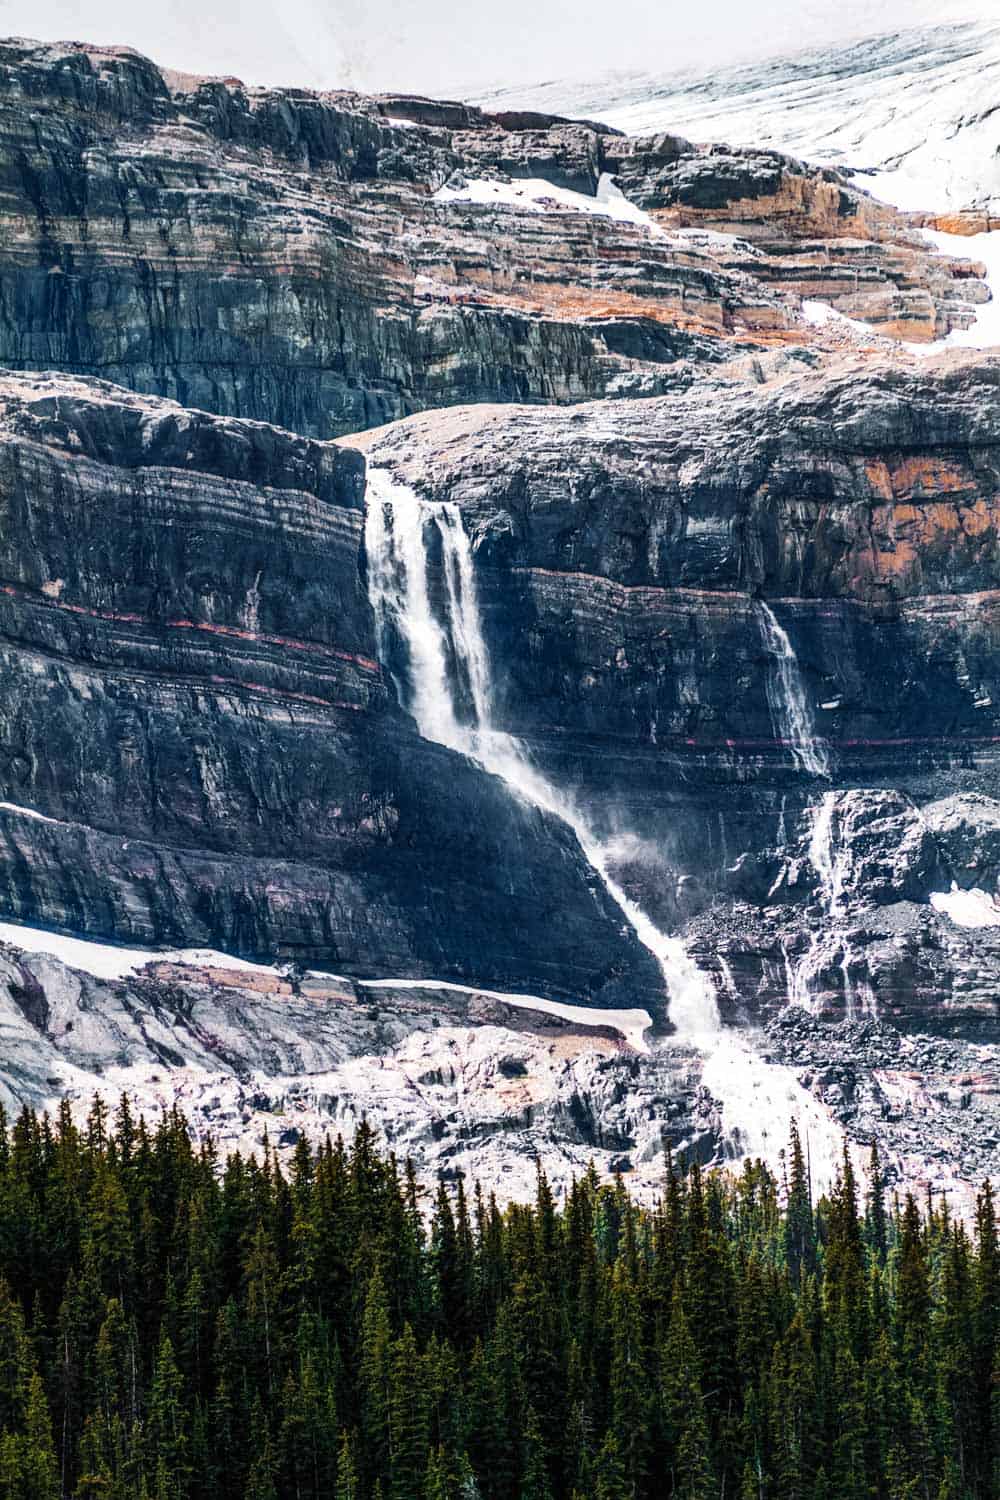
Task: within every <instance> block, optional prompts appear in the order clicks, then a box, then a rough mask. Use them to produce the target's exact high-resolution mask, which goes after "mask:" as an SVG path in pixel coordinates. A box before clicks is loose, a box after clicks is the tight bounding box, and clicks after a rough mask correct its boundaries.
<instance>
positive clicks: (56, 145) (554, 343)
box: [0, 41, 985, 437]
mask: <svg viewBox="0 0 1000 1500" xmlns="http://www.w3.org/2000/svg"><path fill="white" fill-rule="evenodd" d="M393 111H401V112H402V113H401V114H394V113H393ZM614 174H618V175H619V177H620V180H621V182H622V185H623V186H624V187H625V188H626V192H627V193H629V194H631V195H633V196H634V199H635V201H634V203H633V204H632V205H629V204H628V203H627V201H626V200H625V199H623V198H622V197H621V196H620V194H619V196H617V197H616V196H615V195H614V194H613V193H611V194H609V195H606V197H605V198H604V199H603V200H599V199H598V198H596V197H595V196H594V194H595V192H596V191H597V189H598V187H599V185H600V184H601V181H602V178H604V177H607V178H609V179H610V177H612V176H613V175H614ZM483 180H487V181H492V182H494V183H499V184H500V185H501V187H502V186H503V185H504V182H505V180H506V181H507V183H508V185H509V186H511V185H512V191H511V192H508V193H507V194H506V196H504V195H503V194H501V195H500V197H499V198H497V197H496V196H495V195H494V197H493V198H492V199H490V200H489V201H486V202H478V201H475V192H474V186H475V184H476V183H482V181H483ZM519 182H521V183H525V184H527V185H528V186H527V187H524V188H523V189H522V190H521V197H520V198H519V197H518V195H517V192H516V191H514V190H513V189H516V185H517V183H519ZM470 183H471V184H472V185H473V189H470ZM567 191H569V192H570V199H569V201H567V200H566V198H565V196H564V197H563V198H560V197H559V194H560V193H563V194H564V195H565V193H566V192H567ZM573 192H576V193H578V194H580V195H581V196H580V197H579V199H578V200H574V199H573V198H572V193H573ZM470 195H471V196H470ZM675 200H676V202H677V203H678V204H680V205H687V208H686V210H685V213H684V214H678V213H671V214H668V215H667V216H666V217H667V220H668V221H669V222H670V223H676V224H677V225H679V226H682V227H683V226H684V225H687V224H693V225H695V226H696V227H697V226H703V225H705V224H709V225H718V224H721V223H723V222H724V223H725V225H726V228H727V230H730V229H734V228H735V229H736V231H737V233H738V234H742V233H743V229H744V228H746V230H747V233H749V234H751V235H752V236H753V238H754V241H755V242H754V243H753V244H749V243H748V244H745V245H744V244H741V245H732V244H729V243H728V242H720V241H718V240H717V239H712V238H711V237H709V239H706V238H705V236H704V235H699V234H695V235H688V234H687V233H681V234H673V233H670V234H668V233H665V232H662V231H659V230H658V229H657V226H656V224H655V223H653V222H651V221H648V220H645V219H644V217H643V213H642V206H643V205H644V204H645V203H646V202H647V201H648V202H649V204H650V205H653V206H655V205H659V204H661V203H667V202H670V203H673V202H674V201H675ZM786 201H787V202H791V203H794V204H795V205H797V207H798V210H799V212H798V215H797V216H795V215H792V216H790V217H789V216H786V219H785V221H783V222H782V223H781V224H780V226H779V227H780V234H779V236H778V238H777V239H776V240H774V238H773V235H772V241H773V242H772V241H768V242H762V240H761V235H760V233H759V226H760V220H761V217H762V215H764V216H766V215H768V214H771V213H773V211H774V209H775V205H776V204H777V203H780V202H786ZM622 204H625V209H624V210H623V208H622ZM637 205H638V207H637ZM0 218H2V222H3V223H4V226H5V234H4V237H3V241H2V244H0V364H3V365H6V366H9V367H11V368H18V369H26V370H37V369H45V368H58V369H62V370H67V371H71V372H74V373H80V374H87V375H93V376H99V377H102V378H105V379H111V380H114V381H116V382H118V383H120V384H122V385H125V386H128V387H131V388H133V389H135V390H139V391H145V392H148V393H151V394H154V395H161V396H167V397H170V398H174V399H177V400H179V401H181V402H182V404H184V405H188V406H195V407H201V408H204V409H206V410H211V411H217V412H220V413H224V414H231V415H237V416H243V417H249V418H253V419H257V420H263V421H269V422H275V423H277V424H278V425H281V426H285V427H289V428H292V429H294V430H296V431H299V432H302V433H306V434H309V435H312V436H316V437H329V436H333V435H337V434H343V433H349V432H352V431H356V430H360V429H362V428H365V427H370V426H373V425H377V424H379V423H381V422H385V421H389V420H392V419H394V418H398V417H401V416H404V415H406V414H407V413H409V412H411V411H415V410H420V409H423V408H427V407H436V406H442V405H452V404H456V403H461V402H468V401H496V400H502V401H511V400H513V401H531V402H540V403H549V402H558V403H566V402H573V401H577V400H580V399H585V398H587V397H598V396H608V395H611V396H615V395H622V394H648V393H655V392H656V391H659V390H664V389H667V388H669V387H671V386H673V385H676V384H677V383H678V382H682V383H685V382H689V381H690V380H691V379H692V378H693V371H694V369H695V368H697V367H698V366H700V365H701V364H704V363H706V362H707V363H713V362H719V361H723V360H727V359H729V358H731V357H732V356H733V355H734V354H739V353H741V352H745V351H747V350H748V349H751V350H752V349H753V348H754V347H758V346H760V345H761V344H762V343H763V344H764V345H766V344H767V343H769V342H774V341H779V342H791V343H810V344H815V343H816V342H817V341H819V342H820V343H822V342H823V335H822V334H821V332H819V331H817V329H816V328H815V327H813V326H811V325H810V324H808V323H807V322H805V321H804V320H803V318H802V316H801V303H802V297H803V296H806V297H811V296H817V295H823V296H828V297H829V298H830V299H831V300H832V301H833V302H834V303H836V304H838V305H840V304H841V303H842V304H843V306H842V310H844V311H845V312H847V313H848V314H849V315H851V316H870V317H871V318H872V319H873V321H874V322H875V323H876V324H877V325H878V326H879V327H880V328H882V329H883V330H885V331H887V332H890V333H892V332H897V333H905V334H906V336H907V337H912V338H915V339H932V338H934V337H936V336H939V335H941V334H942V333H946V332H947V331H948V330H949V329H950V328H953V327H961V326H964V325H965V324H967V323H968V322H969V320H970V319H971V317H972V316H973V309H974V306H975V303H976V301H977V300H981V299H982V298H983V297H984V296H985V292H984V290H983V288H982V285H981V283H980V282H979V281H977V280H976V277H975V275H974V274H973V273H974V267H972V266H970V265H969V264H968V263H966V262H959V261H951V260H949V259H947V258H943V257H941V256H937V255H935V254H933V252H932V250H931V248H930V247H929V246H927V245H926V244H925V243H924V242H923V241H922V240H921V238H920V237H919V235H917V234H916V233H915V232H914V231H913V230H912V229H911V228H910V227H909V226H908V225H907V224H906V223H905V221H904V220H903V219H901V218H900V217H899V216H898V215H895V214H894V213H893V211H892V210H889V209H886V208H884V207H878V206H876V205H874V203H873V201H872V200H871V199H870V198H869V197H868V196H867V195H866V194H864V193H863V192H861V191H859V190H858V189H856V188H854V187H853V186H851V184H850V183H848V181H847V180H846V179H845V178H842V177H839V176H838V175H837V174H834V173H829V172H825V173H817V172H816V171H815V169H812V168H807V167H805V166H803V165H802V163H800V162H796V161H794V160H792V159H790V158H787V157H783V156H780V155H779V154H777V153H774V152H761V151H746V152H739V151H724V152H722V153H714V154H712V153H708V154H706V153H705V152H704V151H702V150H701V149H700V148H696V147H693V146H691V145H690V144H689V143H687V142H686V141H682V140H679V139H678V138H676V137H673V136H658V137H650V138H648V139H639V140H631V141H630V140H625V139H623V138H621V137H619V136H617V135H614V134H612V133H610V132H609V131H608V130H607V129H606V128H604V127H601V126H598V125H594V124H592V123H586V122H577V123H568V122H565V121H561V120H559V119H557V118H556V117H552V116H549V117H545V116H534V117H532V116H523V115H522V116H518V115H516V114H511V113H498V114H494V115H490V114H488V113H484V112H482V111H479V110H476V109H472V108H467V107H465V106H450V105H437V104H434V103H433V102H431V101H421V100H412V99H409V100H408V99H402V100H401V99H399V98H391V97H387V98H385V99H384V100H380V99H376V98H370V97H366V96H363V95H356V94H328V95H326V94H324V95H316V94H309V93H307V92H305V91H297V90H275V91H269V90H252V89H246V88H245V87H244V86H243V85H241V84H240V83H239V81H238V80H204V79H191V78H186V77H182V76H180V77H179V76H175V75H171V74H170V73H169V72H166V71H161V70H160V69H158V68H157V67H156V66H155V65H154V64H153V63H151V62H150V61H148V60H147V59H146V58H143V57H140V56H139V55H138V54H136V53H132V52H129V51H127V50H125V49H112V48H105V49H100V48H88V47H85V46H83V45H74V44H60V45H56V46H44V45H42V44H38V43H30V42H18V41H10V42H7V43H5V44H3V47H2V50H0Z"/></svg>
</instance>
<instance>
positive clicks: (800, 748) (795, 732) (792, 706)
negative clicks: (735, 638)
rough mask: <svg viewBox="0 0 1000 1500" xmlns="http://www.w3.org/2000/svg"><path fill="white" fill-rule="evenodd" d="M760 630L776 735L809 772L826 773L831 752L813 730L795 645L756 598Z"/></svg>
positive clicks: (770, 706)
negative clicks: (766, 654)
mask: <svg viewBox="0 0 1000 1500" xmlns="http://www.w3.org/2000/svg"><path fill="white" fill-rule="evenodd" d="M757 608H758V610H759V612H760V627H761V634H762V636H763V638H764V645H765V646H766V648H767V650H768V652H769V654H770V656H771V661H772V669H771V671H770V672H769V673H768V676H767V703H768V707H769V708H770V710H771V723H772V724H773V726H774V732H775V734H776V735H777V736H778V738H779V739H780V740H782V741H784V742H785V743H787V744H788V745H789V746H790V748H791V751H792V754H793V755H794V757H795V761H796V764H797V765H799V766H801V767H802V769H803V771H808V772H809V774H810V775H811V776H829V774H830V756H829V753H828V751H827V748H826V745H825V743H824V742H823V740H821V739H820V738H819V737H818V736H817V734H816V724H815V720H814V719H813V713H812V709H811V708H810V706H809V700H808V698H807V697H806V690H805V684H804V682H803V681H802V672H801V669H800V667H799V661H798V657H797V656H796V655H795V649H794V647H793V646H792V643H791V641H790V640H789V638H788V632H787V631H786V630H785V628H784V626H783V625H782V624H781V622H780V620H779V619H778V617H777V616H776V615H775V613H774V610H773V609H772V608H771V606H770V605H769V604H766V603H765V602H764V600H763V599H758V600H757Z"/></svg>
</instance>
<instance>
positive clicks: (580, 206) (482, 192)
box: [434, 172, 668, 239]
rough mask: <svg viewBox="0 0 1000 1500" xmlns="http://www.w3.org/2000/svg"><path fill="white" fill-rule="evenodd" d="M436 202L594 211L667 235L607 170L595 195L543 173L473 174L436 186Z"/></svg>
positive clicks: (538, 210)
mask: <svg viewBox="0 0 1000 1500" xmlns="http://www.w3.org/2000/svg"><path fill="white" fill-rule="evenodd" d="M434 199H435V201H436V202H438V203H482V204H485V205H486V206H487V207H490V208H493V207H496V206H498V205H500V204H505V205H506V206H507V207H510V208H521V209H527V210H528V211H529V212H531V213H566V212H567V211H569V212H573V213H584V214H593V215H595V216H596V217H598V218H602V219H614V220H616V222H618V223H620V224H635V225H637V226H638V227H639V228H642V229H646V230H648V231H649V233H650V234H651V235H655V236H656V237H657V238H658V239H667V238H668V236H667V235H666V234H665V233H664V231H663V230H662V229H661V228H660V227H659V225H658V224H656V223H655V222H654V221H653V220H652V219H651V218H650V216H649V214H647V213H644V212H643V210H642V209H641V208H637V207H636V205H635V204H634V203H630V202H629V200H628V199H627V198H626V197H625V194H624V193H623V192H622V190H621V188H619V187H618V185H617V183H616V182H615V181H614V179H613V178H612V177H611V176H610V174H609V173H607V172H604V173H602V174H601V178H600V181H599V182H598V184H597V195H596V197H593V198H591V197H588V195H587V194H586V193H577V192H574V191H573V189H572V188H564V187H557V186H556V184H555V183H553V182H548V181H546V179H545V178H544V177H519V178H517V179H516V181H514V182H501V181H499V180H498V179H497V178H493V177H472V178H469V179H468V180H467V181H466V183H465V184H464V186H462V187H455V188H451V187H448V186H445V187H440V188H438V190H437V192H436V193H435V194H434Z"/></svg>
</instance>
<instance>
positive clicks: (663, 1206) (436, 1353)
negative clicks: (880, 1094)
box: [0, 1102, 1000, 1500]
mask: <svg viewBox="0 0 1000 1500" xmlns="http://www.w3.org/2000/svg"><path fill="white" fill-rule="evenodd" d="M0 1124H2V1129H0V1500H59V1497H70V1496H72V1497H74V1500H460V1497H461V1500H477V1497H478V1500H591V1497H593V1500H637V1497H649V1500H654V1497H656V1500H658V1497H671V1496H676V1497H679V1500H708V1497H726V1500H728V1497H733V1500H800V1497H801V1500H988V1497H991V1496H997V1495H998V1494H1000V1453H998V1435H1000V1360H998V1323H1000V1250H998V1242H997V1225H996V1214H995V1208H994V1202H993V1196H992V1193H991V1190H990V1188H989V1186H988V1185H986V1186H984V1188H983V1190H982V1193H981V1195H980V1198H979V1203H978V1210H977V1215H976V1223H975V1227H974V1233H973V1234H970V1233H968V1232H967V1231H966V1228H965V1227H964V1226H963V1225H962V1224H961V1223H959V1222H956V1221H955V1220H954V1219H952V1218H951V1217H950V1216H949V1213H948V1211H947V1208H946V1207H945V1206H944V1205H943V1204H942V1205H936V1204H930V1203H928V1204H927V1205H925V1206H924V1207H923V1210H921V1209H920V1208H918V1206H917V1204H916V1203H914V1201H913V1200H912V1198H907V1199H906V1200H905V1202H903V1203H898V1202H895V1201H892V1202H889V1201H887V1198H886V1193H885V1188H884V1183H883V1175H882V1171H881V1167H880V1164H879V1161H878V1157H877V1155H876V1154H875V1153H874V1152H873V1154H872V1161H871V1166H870V1170H869V1172H868V1181H867V1183H866V1184H859V1183H858V1181H857V1180H856V1177H855V1173H854V1171H853V1170H852V1167H851V1164H850V1162H849V1161H847V1160H846V1159H845V1162H844V1166H843V1170H842V1173H841V1176H840V1180H839V1182H838V1183H837V1186H836V1188H835V1190H834V1191H833V1192H832V1193H831V1195H830V1196H829V1197H828V1198H823V1199H821V1200H820V1201H819V1202H818V1203H814V1202H813V1201H812V1196H811V1193H810V1187H809V1181H808V1173H807V1170H806V1166H805V1162H804V1158H803V1153H802V1150H801V1147H800V1143H799V1141H798V1138H797V1137H796V1135H795V1133H794V1130H793V1132H792V1139H791V1145H790V1150H789V1152H788V1161H787V1171H786V1173H785V1174H784V1180H782V1181H781V1182H778V1181H776V1180H775V1178H774V1177H773V1175H772V1174H771V1173H769V1172H768V1171H767V1170H766V1169H765V1168H764V1167H763V1166H761V1165H760V1164H759V1163H757V1164H748V1165H746V1166H745V1167H744V1169H743V1171H742V1173H741V1175H740V1176H739V1177H732V1176H724V1175H717V1174H711V1175H705V1174H703V1173H702V1172H700V1171H699V1169H698V1167H697V1166H696V1165H695V1166H691V1167H690V1169H689V1170H686V1171H681V1170H679V1169H678V1168H677V1167H676V1166H675V1165H674V1164H673V1163H671V1162H670V1161H669V1160H668V1161H667V1162H666V1163H665V1168H664V1181H663V1192H662V1196H661V1199H660V1201H659V1203H658V1204H657V1205H656V1206H655V1207H654V1208H653V1209H644V1208H640V1207H638V1206H637V1205H636V1204H635V1203H633V1202H632V1201H631V1199H630V1197H629V1194H628V1192H627V1190H626V1188H625V1186H624V1185H623V1183H622V1182H620V1181H619V1182H616V1183H615V1184H614V1185H613V1186H607V1185H601V1184H600V1183H599V1181H598V1179H597V1177H596V1175H595V1174H594V1173H593V1172H591V1173H588V1174H587V1175H586V1176H585V1177H584V1178H583V1179H582V1180H581V1181H579V1182H577V1183H576V1184H575V1186H574V1187H573V1188H572V1190H571V1191H570V1193H569V1194H568V1196H567V1198H566V1201H565V1202H564V1203H563V1204H562V1205H561V1206H557V1204H556V1203H555V1202H554V1200H553V1195H552V1193H551V1191H550V1189H549V1185H548V1183H547V1182H546V1179H545V1177H544V1175H543V1174H542V1173H541V1172H539V1174H538V1181H537V1190H536V1193H535V1198H534V1202H532V1203H530V1204H515V1205H512V1206H511V1207H509V1208H507V1209H505V1210H503V1211H501V1210H500V1209H499V1208H498V1206H497V1204H496V1202H495V1201H494V1200H493V1198H492V1197H489V1198H486V1197H484V1196H483V1195H482V1193H481V1192H480V1191H479V1189H478V1188H477V1189H475V1190H474V1191H473V1192H472V1194H471V1197H470V1196H469V1194H468V1192H467V1190H466V1188H465V1186H464V1185H463V1183H462V1182H461V1181H459V1182H457V1183H455V1184H453V1185H452V1184H442V1185H441V1186H440V1187H439V1188H438V1191H437V1193H436V1195H435V1196H434V1197H433V1199H432V1201H430V1202H427V1203H425V1202H424V1200H423V1197H422V1194H421V1191H420V1189H419V1188H418V1185H417V1182H416V1179H415V1176H414V1173H413V1170H412V1168H411V1167H410V1166H409V1165H407V1166H406V1167H405V1168H403V1167H401V1166H400V1164H399V1163H397V1161H396V1160H395V1159H394V1158H393V1157H392V1156H388V1155H385V1154H384V1153H382V1152H380V1151H379V1149H378V1148H377V1145H376V1141H375V1137H374V1135H373V1133H372V1131H371V1130H370V1129H369V1128H368V1127H366V1126H362V1127H361V1128H360V1129H359V1131H358V1133H357V1135H356V1137H355V1139H354V1141H353V1143H352V1144H351V1145H350V1146H349V1147H348V1146H345V1145H344V1144H343V1143H342V1142H341V1141H339V1140H338V1141H336V1142H329V1141H328V1142H326V1143H324V1144H323V1145H322V1146H320V1147H319V1148H318V1149H317V1150H315V1151H314V1150H312V1149H310V1148H309V1146H307V1145H306V1144H305V1143H304V1142H303V1143H300V1144H299V1145H298V1146H297V1147H296V1149H295V1153H294V1157H293V1159H292V1161H291V1162H290V1164H289V1165H288V1167H287V1169H286V1170H285V1171H282V1170H281V1169H280V1168H279V1166H278V1163H277V1160H276V1158H275V1156H274V1154H273V1153H271V1152H270V1151H265V1152H264V1153H263V1159H262V1160H256V1159H254V1158H252V1157H251V1158H249V1159H244V1158H241V1157H239V1156H231V1157H229V1158H228V1160H226V1161H225V1162H221V1161H220V1160H219V1159H218V1157H217V1154H216V1152H215V1151H214V1149H213V1148H212V1146H211V1145H202V1146H200V1147H198V1148H196V1147H195V1145H194V1144H193V1142H192V1138H191V1136H190V1134H189V1131H188V1128H187V1126H186V1124H185V1122H184V1120H183V1118H182V1117H181V1116H180V1115H179V1114H177V1113H173V1114H169V1115H167V1116H166V1117H165V1118H164V1119H163V1120H162V1121H161V1122H160V1123H159V1124H158V1125H157V1126H156V1128H155V1129H151V1128H149V1127H147V1125H146V1124H145V1123H144V1122H143V1121H142V1120H139V1121H136V1120H134V1119H133V1118H132V1117H131V1115H130V1113H129V1110H128V1108H127V1105H126V1104H125V1103H124V1102H123V1103H122V1105H121V1106H120V1108H119V1111H118V1114H117V1117H116V1119H115V1120H114V1121H113V1122H112V1121H110V1120H109V1119H108V1118H107V1117H106V1114H105V1111H104V1110H103V1108H102V1107H101V1106H100V1105H98V1104H95V1106H94V1108H93V1111H92V1113H91V1116H90V1119H89V1121H88V1124H87V1126H86V1128H85V1129H78V1128H77V1127H76V1126H75V1125H74V1124H73V1122H72V1119H71V1117H70V1113H69V1111H68V1109H66V1108H64V1109H63V1110H62V1111H61V1113H60V1115H59V1118H58V1120H57V1121H54V1122H53V1121H50V1120H49V1119H48V1118H47V1117H43V1118H39V1117H37V1116H36V1115H34V1114H31V1113H29V1112H27V1111H25V1112H24V1113H23V1114H22V1115H21V1117H20V1118H19V1119H18V1120H17V1122H16V1123H15V1124H14V1125H13V1126H12V1127H8V1124H7V1122H6V1121H2V1122H0Z"/></svg>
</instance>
